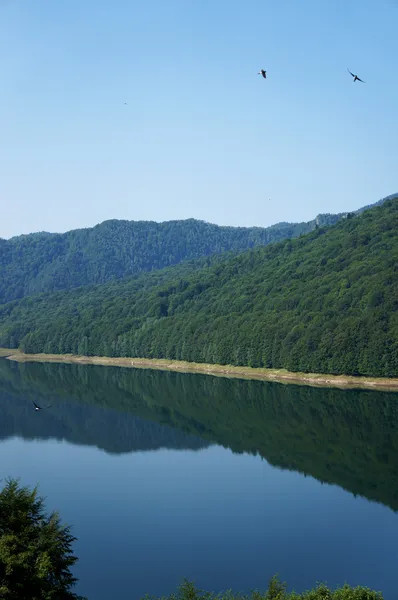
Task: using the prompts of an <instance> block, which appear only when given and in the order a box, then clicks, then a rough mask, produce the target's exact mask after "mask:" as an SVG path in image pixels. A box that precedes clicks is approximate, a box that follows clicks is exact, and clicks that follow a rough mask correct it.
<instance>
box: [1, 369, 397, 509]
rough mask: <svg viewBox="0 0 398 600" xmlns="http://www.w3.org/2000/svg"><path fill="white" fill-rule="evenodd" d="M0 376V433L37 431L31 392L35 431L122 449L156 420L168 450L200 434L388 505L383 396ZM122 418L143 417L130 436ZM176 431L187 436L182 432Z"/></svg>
mask: <svg viewBox="0 0 398 600" xmlns="http://www.w3.org/2000/svg"><path fill="white" fill-rule="evenodd" d="M0 382H1V386H0V400H1V401H0V415H1V421H4V425H3V426H2V425H1V423H0V430H2V431H4V430H6V431H7V433H8V434H10V433H11V432H12V431H14V433H15V434H22V435H24V437H25V436H28V435H29V433H31V434H33V435H35V434H37V429H38V428H39V427H40V426H39V425H36V426H35V425H33V424H32V422H37V421H38V419H36V418H35V416H36V415H35V414H34V413H32V412H30V411H31V408H30V407H29V406H28V405H29V403H30V400H31V398H40V400H41V402H42V403H43V404H44V405H45V404H50V403H52V404H53V405H54V406H53V409H52V414H51V416H50V415H49V414H47V416H46V415H45V412H44V411H43V412H42V413H40V417H42V418H43V419H46V421H45V422H43V429H44V428H45V429H46V430H47V431H48V428H49V427H54V434H55V435H56V432H57V431H58V429H57V428H56V427H59V425H60V424H61V423H62V424H63V423H65V439H67V440H70V441H78V442H79V443H81V444H96V445H98V446H100V447H106V448H107V450H108V451H109V450H110V449H111V448H112V449H113V450H114V451H117V448H119V449H120V450H119V451H123V450H122V449H121V446H123V447H125V448H126V447H127V444H128V443H130V444H131V446H132V448H133V447H135V448H136V447H137V446H138V447H139V446H140V445H142V443H143V440H142V438H143V437H144V434H145V438H147V439H148V442H150V443H151V444H153V441H156V440H157V435H158V434H157V431H158V430H157V427H156V425H155V423H159V424H163V425H167V426H168V427H169V428H170V432H172V431H174V434H173V437H172V434H171V433H168V434H167V437H168V439H169V440H170V441H171V440H173V442H172V445H173V447H176V446H174V444H177V442H180V443H181V446H185V444H186V443H187V442H188V444H187V446H186V447H190V448H199V446H200V443H198V442H195V439H198V438H195V436H200V437H201V438H202V439H203V440H207V442H208V443H217V444H220V445H223V446H225V447H227V448H231V449H232V450H233V452H237V453H243V452H246V453H249V454H254V455H257V454H258V455H260V456H262V457H263V458H264V459H266V460H267V461H268V462H269V463H271V464H273V465H276V466H278V467H282V468H284V469H290V470H294V471H300V472H302V473H305V474H308V475H312V476H313V477H316V478H317V479H318V480H320V481H324V482H328V483H333V484H337V485H339V486H340V487H343V488H345V489H347V490H349V491H350V492H352V493H353V494H361V495H363V496H365V497H366V498H368V499H370V500H376V501H378V502H383V504H385V505H387V506H390V507H391V508H393V510H398V472H397V468H396V465H397V464H398V404H397V401H396V397H395V395H394V394H391V393H385V392H373V391H358V390H350V391H344V392H342V391H340V390H336V389H316V388H311V387H307V386H294V385H293V386H292V385H282V384H278V383H268V382H262V381H244V380H229V379H224V378H219V377H208V376H206V375H190V374H180V373H172V372H165V371H153V370H150V369H148V370H147V369H142V370H141V369H137V370H130V369H120V368H116V367H106V368H104V367H98V366H93V365H88V366H84V365H66V364H60V365H54V364H37V363H26V364H18V363H13V362H11V361H8V360H5V359H2V360H0ZM7 397H8V400H7ZM18 398H19V400H18ZM24 403H25V407H24V406H23V404H24ZM66 408H67V410H68V412H69V410H70V413H69V415H67V414H66V413H67V411H66V410H65V409H66ZM2 409H3V412H2ZM90 409H91V411H90ZM25 411H26V415H25ZM106 411H109V414H114V415H115V414H116V413H117V412H119V414H120V418H118V419H116V418H115V417H112V418H111V419H110V421H109V426H108V431H107V432H105V430H104V428H103V427H102V425H101V421H102V417H103V415H105V414H107V413H106ZM29 415H30V418H29V419H28V416H29ZM132 415H135V418H137V422H140V420H146V422H147V423H149V422H150V421H152V423H153V426H152V428H151V429H149V424H148V425H147V427H146V429H145V430H143V431H142V435H141V436H140V438H139V439H138V441H135V440H134V439H132V438H131V437H130V436H129V435H128V432H129V430H130V424H131V423H132V422H134V421H133V418H132ZM138 417H139V419H138ZM49 419H51V420H49ZM76 419H78V421H77V420H76ZM28 420H29V422H30V424H29V423H28ZM39 421H42V419H41V418H40V419H39ZM124 422H125V423H126V425H124ZM55 425H56V427H55ZM172 428H174V429H172ZM178 430H180V431H178ZM130 431H131V432H133V431H134V432H135V431H136V430H130ZM183 431H185V432H186V433H188V434H190V436H188V435H187V436H186V437H185V439H184V434H183ZM151 432H152V434H151V436H149V435H148V434H149V433H151ZM178 434H179V435H178ZM134 435H135V433H134ZM164 437H165V435H164V434H162V439H164ZM133 438H134V436H133Z"/></svg>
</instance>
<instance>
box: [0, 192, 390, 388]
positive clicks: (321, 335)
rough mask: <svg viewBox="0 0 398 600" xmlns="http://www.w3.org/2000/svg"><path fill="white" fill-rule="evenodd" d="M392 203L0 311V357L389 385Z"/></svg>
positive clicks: (14, 303) (9, 304) (8, 306)
mask: <svg viewBox="0 0 398 600" xmlns="http://www.w3.org/2000/svg"><path fill="white" fill-rule="evenodd" d="M397 271H398V199H393V200H389V201H387V202H385V203H384V204H383V205H382V206H379V207H377V208H373V209H370V210H367V211H365V212H364V213H362V214H361V215H359V216H355V218H352V219H345V220H342V221H339V222H338V223H337V224H336V225H334V226H332V227H330V228H322V227H319V228H318V229H317V230H315V231H313V232H311V233H309V234H307V235H305V236H302V237H300V238H298V239H291V240H286V241H283V242H279V243H277V244H271V245H269V246H267V247H262V248H255V249H252V250H249V251H246V252H244V253H243V254H239V255H238V256H233V257H229V258H228V259H226V260H221V259H220V260H218V262H216V263H215V264H212V263H211V262H210V263H209V264H208V266H206V265H202V267H201V268H199V269H198V268H189V267H188V266H186V265H185V266H183V265H179V266H176V267H173V268H171V267H170V268H169V269H168V271H167V273H164V272H163V271H160V272H158V273H153V274H150V275H141V276H138V277H134V278H130V279H124V280H122V281H117V282H109V283H107V284H102V285H97V286H88V287H81V288H79V289H76V290H69V291H64V292H56V293H52V294H42V295H39V296H36V297H30V298H24V299H22V300H20V301H18V302H12V303H8V304H6V305H3V306H2V307H0V345H3V346H8V347H12V348H15V347H20V348H21V349H22V350H24V351H25V352H47V353H59V354H64V353H72V354H83V355H105V356H131V357H137V356H138V357H149V358H167V359H177V360H186V361H194V362H202V363H219V364H232V365H248V366H251V367H269V368H286V369H289V370H291V371H299V372H300V371H301V372H318V373H322V372H323V373H332V374H349V375H368V376H375V377H379V376H386V377H394V376H397V375H398V311H397V308H398V276H397Z"/></svg>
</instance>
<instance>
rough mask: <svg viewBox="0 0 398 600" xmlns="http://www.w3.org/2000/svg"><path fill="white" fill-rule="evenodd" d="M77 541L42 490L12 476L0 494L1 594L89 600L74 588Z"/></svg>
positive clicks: (9, 599)
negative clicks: (47, 503) (49, 509)
mask: <svg viewBox="0 0 398 600" xmlns="http://www.w3.org/2000/svg"><path fill="white" fill-rule="evenodd" d="M75 539H76V538H74V537H73V536H72V534H71V532H70V528H69V527H68V526H65V525H62V524H61V521H60V517H59V515H58V514H57V513H56V512H53V513H51V514H46V512H45V509H44V499H43V498H42V497H40V496H39V495H38V490H37V488H35V489H33V490H29V489H28V488H26V487H21V486H20V485H19V483H18V481H16V480H15V479H10V480H8V481H7V483H6V485H5V486H4V488H3V489H2V491H1V492H0V597H1V598H4V599H5V600H84V598H83V597H81V596H77V595H76V594H74V593H73V592H72V588H73V586H74V584H75V583H76V578H75V577H74V576H73V575H72V573H71V570H70V569H71V567H72V566H73V565H74V564H75V562H76V561H77V558H76V557H75V556H74V555H73V552H72V543H73V542H74V541H75Z"/></svg>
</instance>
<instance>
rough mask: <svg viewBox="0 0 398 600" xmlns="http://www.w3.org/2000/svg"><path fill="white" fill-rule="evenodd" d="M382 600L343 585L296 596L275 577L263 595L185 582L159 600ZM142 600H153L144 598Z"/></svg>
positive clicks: (370, 591)
mask: <svg viewBox="0 0 398 600" xmlns="http://www.w3.org/2000/svg"><path fill="white" fill-rule="evenodd" d="M199 599H200V600H213V599H214V600H216V599H217V600H383V596H382V594H381V593H380V592H375V591H373V590H370V589H368V588H365V587H355V588H352V587H350V586H348V585H345V586H344V587H342V588H338V589H336V590H330V589H329V588H328V587H327V586H326V585H323V584H321V585H318V587H316V588H314V589H313V590H310V591H308V592H304V593H302V594H296V593H295V592H290V593H289V592H287V591H286V585H285V584H284V583H280V582H279V581H278V579H277V578H276V577H273V578H272V579H271V581H270V583H269V586H268V590H267V591H266V592H265V593H260V592H258V591H253V592H251V593H250V594H234V593H233V592H231V591H227V592H224V593H222V594H212V593H210V592H203V590H199V589H197V588H196V587H195V586H194V584H193V583H191V582H189V581H185V582H184V584H183V585H182V586H181V587H180V588H179V590H178V593H177V594H176V595H175V594H171V596H167V597H166V596H164V597H162V598H161V599H159V600H199ZM144 600H155V599H153V598H150V597H149V596H146V598H145V599H144Z"/></svg>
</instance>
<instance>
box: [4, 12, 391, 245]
mask: <svg viewBox="0 0 398 600" xmlns="http://www.w3.org/2000/svg"><path fill="white" fill-rule="evenodd" d="M397 18H398V3H395V2H392V1H391V0H383V1H382V2H379V3H375V2H371V1H370V0H365V1H361V2H360V1H359V0H353V1H352V2H351V3H350V4H349V5H348V4H347V3H346V1H345V0H336V2H334V3H333V5H328V6H327V5H321V4H320V3H319V2H317V1H316V0H304V1H303V2H302V3H300V4H298V3H297V2H295V0H283V1H282V2H280V3H278V4H275V3H273V2H271V1H270V0H268V1H263V0H249V1H248V2H247V3H245V5H243V4H242V3H241V2H238V0H228V2H227V0H218V2H217V3H214V2H211V1H210V0H203V1H202V2H200V3H197V2H194V1H192V0H191V1H189V0H188V1H187V0H184V1H183V0H170V1H169V2H168V3H164V2H163V0H150V1H148V2H143V1H141V0H136V1H135V2H131V1H130V0H115V1H114V2H112V3H111V2H109V0H95V1H94V0H86V2H84V3H82V2H80V1H79V0H70V1H69V2H67V3H66V2H58V3H54V2H51V0H36V2H35V3H30V2H28V0H13V1H12V2H11V1H9V2H0V72H1V78H2V95H1V97H0V110H1V114H2V116H3V120H2V129H1V136H0V159H1V165H2V177H1V198H2V206H3V218H2V221H1V224H0V237H1V238H3V239H8V238H10V237H14V236H16V235H21V234H28V233H34V232H39V231H47V232H51V233H52V232H59V233H63V232H66V231H70V230H73V229H81V228H87V227H92V226H95V225H96V224H98V223H101V222H103V221H106V220H110V219H122V220H129V221H131V220H134V221H142V220H146V221H156V222H164V221H170V220H179V219H187V218H194V219H198V220H202V221H207V222H210V223H215V224H218V225H230V226H243V227H249V226H259V227H268V226H270V225H273V224H276V223H278V222H282V221H288V222H302V221H309V220H311V219H313V218H314V217H315V216H316V215H318V214H320V213H340V212H347V211H354V210H357V209H358V208H360V207H362V206H365V205H368V204H372V203H374V202H376V201H377V200H379V199H380V198H383V197H385V196H387V195H389V194H391V193H394V191H395V190H397V189H398V180H397V173H396V165H397V164H398V148H397V145H396V143H395V142H396V139H397V137H398V121H397V119H396V106H397V100H398V98H397V96H398V83H397V80H396V78H395V77H394V76H393V75H394V73H395V71H396V59H395V56H396V50H395V33H396V32H395V29H396V22H397ZM261 68H264V69H266V70H267V79H266V80H264V79H263V78H262V77H261V76H259V75H258V74H257V73H258V71H259V70H260V69H261ZM347 69H350V70H351V71H352V72H353V73H357V74H358V75H359V77H361V78H362V79H363V80H364V81H365V82H366V83H360V82H356V83H353V81H352V77H351V76H350V74H349V73H348V71H347Z"/></svg>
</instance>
